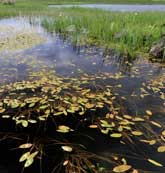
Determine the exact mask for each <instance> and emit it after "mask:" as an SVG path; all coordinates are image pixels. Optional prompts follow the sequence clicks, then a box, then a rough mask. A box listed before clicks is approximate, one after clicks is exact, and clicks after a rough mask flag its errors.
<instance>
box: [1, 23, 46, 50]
mask: <svg viewBox="0 0 165 173" xmlns="http://www.w3.org/2000/svg"><path fill="white" fill-rule="evenodd" d="M13 31H14V28H12V27H2V26H1V27H0V36H1V40H0V51H9V50H20V49H27V48H30V47H32V46H34V45H37V44H40V43H43V42H44V40H45V39H44V38H43V37H41V36H40V35H39V34H37V33H35V32H33V31H32V30H31V31H29V30H20V31H17V32H16V31H14V32H13Z"/></svg>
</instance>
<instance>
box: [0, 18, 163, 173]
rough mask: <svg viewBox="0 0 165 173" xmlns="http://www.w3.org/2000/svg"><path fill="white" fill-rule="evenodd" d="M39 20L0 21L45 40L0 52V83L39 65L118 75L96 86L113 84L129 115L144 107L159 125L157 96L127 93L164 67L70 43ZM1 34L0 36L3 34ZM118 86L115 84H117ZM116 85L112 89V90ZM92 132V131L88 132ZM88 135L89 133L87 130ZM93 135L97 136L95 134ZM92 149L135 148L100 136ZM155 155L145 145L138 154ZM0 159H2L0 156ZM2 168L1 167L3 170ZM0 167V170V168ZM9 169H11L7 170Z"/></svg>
mask: <svg viewBox="0 0 165 173" xmlns="http://www.w3.org/2000/svg"><path fill="white" fill-rule="evenodd" d="M39 23H40V19H34V20H32V21H31V20H29V19H27V18H22V17H20V18H11V19H3V20H1V21H0V27H1V26H7V27H12V28H14V29H15V30H18V31H19V30H20V31H21V29H24V28H28V29H29V30H30V29H34V32H36V33H38V34H39V35H41V36H43V37H45V38H46V41H45V42H44V43H42V44H40V45H36V46H33V47H32V48H29V49H21V50H15V51H10V50H8V49H6V50H5V51H0V83H1V84H5V83H10V82H16V81H21V80H26V79H28V78H29V72H31V71H40V70H42V68H45V67H46V68H48V69H49V68H51V69H54V70H55V73H56V74H57V75H60V76H65V77H66V76H67V77H74V76H79V75H81V74H82V73H86V74H88V75H93V74H95V75H97V74H101V73H103V74H104V73H106V72H108V73H109V74H112V75H119V74H122V75H123V76H124V77H123V78H122V79H119V80H118V81H115V82H114V81H109V80H107V81H104V80H100V81H99V82H100V85H104V84H105V82H106V84H110V85H112V86H114V90H115V92H116V93H117V94H119V96H120V97H122V96H123V97H126V101H124V102H123V105H124V106H125V107H126V109H127V110H128V112H129V113H130V114H136V115H139V114H141V113H143V112H144V111H145V110H147V109H149V110H152V112H154V113H155V114H157V119H158V120H159V121H161V122H162V123H163V124H164V123H165V116H164V111H165V110H164V109H165V108H164V105H163V102H162V101H161V100H160V99H159V98H158V97H157V95H156V94H155V95H152V94H151V95H149V96H148V97H146V98H145V99H140V98H139V97H133V96H131V95H132V94H133V93H136V94H137V93H138V94H139V90H140V88H141V87H142V83H145V82H148V81H150V80H151V79H157V78H159V77H162V76H164V75H165V66H164V65H163V64H159V63H152V62H150V61H149V60H146V59H144V58H143V57H137V58H135V59H133V60H132V59H129V58H128V57H121V56H118V55H116V54H114V55H112V54H110V53H108V52H106V53H105V49H103V48H97V47H87V46H83V47H78V46H73V45H72V44H71V43H70V41H68V40H65V39H63V38H61V37H60V36H59V35H58V34H50V33H47V32H46V31H45V30H44V29H43V28H42V27H41V26H40V25H39ZM5 34H9V33H6V32H5V33H4V32H0V35H1V36H2V35H3V36H4V37H5ZM119 84H120V85H122V87H117V86H118V85H119ZM115 88H116V89H115ZM91 133H92V134H93V132H91ZM89 134H90V132H89ZM96 136H97V135H96ZM93 145H94V146H92V150H94V152H96V153H104V155H105V156H106V155H108V153H110V152H118V153H122V152H123V153H125V154H129V155H131V154H132V155H133V154H134V152H135V151H137V150H138V149H137V148H132V151H131V150H128V148H127V147H126V148H125V147H124V148H123V147H122V146H121V145H120V144H115V145H114V146H113V147H110V144H109V141H107V142H106V141H105V139H104V138H102V139H99V140H98V143H97V145H96V144H93ZM146 153H147V154H148V155H149V156H151V157H152V158H156V160H157V161H160V162H162V163H165V157H164V154H158V153H157V152H156V151H155V150H153V149H151V148H150V147H148V149H147V151H145V150H144V153H141V151H139V156H140V155H144V157H145V155H146ZM1 160H2V158H1ZM130 160H131V161H132V163H133V164H134V165H135V166H137V165H139V166H140V167H141V168H144V169H149V170H152V171H153V170H154V171H155V172H157V173H164V171H165V169H164V168H159V167H154V166H152V165H150V164H144V165H143V161H139V162H138V161H137V160H134V159H130ZM9 167H10V168H13V164H12V163H9ZM3 169H4V170H3ZM1 170H2V171H1ZM0 171H1V172H3V171H4V172H5V171H7V168H2V169H1V168H0ZM8 171H9V172H11V169H10V170H8Z"/></svg>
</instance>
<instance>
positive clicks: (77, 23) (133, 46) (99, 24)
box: [43, 8, 165, 53]
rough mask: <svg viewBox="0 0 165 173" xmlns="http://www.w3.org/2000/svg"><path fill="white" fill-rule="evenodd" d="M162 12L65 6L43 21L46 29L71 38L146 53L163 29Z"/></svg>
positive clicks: (162, 32)
mask: <svg viewBox="0 0 165 173" xmlns="http://www.w3.org/2000/svg"><path fill="white" fill-rule="evenodd" d="M164 16H165V13H158V12H156V13H154V12H144V13H120V12H105V11H99V10H88V9H79V8H74V9H65V10H61V11H60V12H59V15H58V17H57V16H56V17H55V18H54V20H53V21H52V20H51V22H50V21H48V20H47V21H46V20H45V21H44V22H43V26H44V27H45V28H47V29H48V31H51V32H53V31H55V32H60V33H63V34H64V35H70V36H72V40H73V41H74V42H76V43H77V42H78V43H80V44H84V43H86V42H90V43H91V42H92V43H96V44H102V45H106V46H108V47H115V48H117V49H121V50H123V49H124V51H129V52H136V51H140V52H143V53H146V52H148V51H149V48H150V47H151V45H152V44H153V42H155V41H157V40H159V39H160V37H161V35H162V34H164V33H165V27H164V25H163V24H164V23H165V19H164Z"/></svg>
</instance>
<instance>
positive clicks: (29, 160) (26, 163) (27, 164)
mask: <svg viewBox="0 0 165 173" xmlns="http://www.w3.org/2000/svg"><path fill="white" fill-rule="evenodd" d="M33 162H34V159H33V158H32V157H29V158H28V159H27V160H26V162H25V164H24V167H25V168H27V167H29V166H30V165H31V164H32V163H33Z"/></svg>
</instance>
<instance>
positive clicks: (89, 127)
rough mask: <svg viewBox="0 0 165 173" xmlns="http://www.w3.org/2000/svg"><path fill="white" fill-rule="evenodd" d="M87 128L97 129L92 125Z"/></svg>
mask: <svg viewBox="0 0 165 173" xmlns="http://www.w3.org/2000/svg"><path fill="white" fill-rule="evenodd" d="M89 128H91V129H97V128H98V127H97V125H95V124H92V125H90V126H89Z"/></svg>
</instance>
